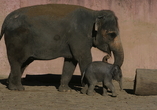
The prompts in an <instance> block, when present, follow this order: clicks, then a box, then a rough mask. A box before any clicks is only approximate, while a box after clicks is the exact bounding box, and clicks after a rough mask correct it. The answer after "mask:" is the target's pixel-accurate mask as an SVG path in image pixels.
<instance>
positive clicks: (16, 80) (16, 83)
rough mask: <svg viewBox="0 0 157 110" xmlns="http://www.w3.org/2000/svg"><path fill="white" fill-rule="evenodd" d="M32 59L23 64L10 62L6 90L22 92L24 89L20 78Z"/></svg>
mask: <svg viewBox="0 0 157 110" xmlns="http://www.w3.org/2000/svg"><path fill="white" fill-rule="evenodd" d="M33 60H34V59H32V58H28V59H27V60H26V61H25V62H24V63H19V62H17V61H11V62H10V65H11V72H10V75H9V78H8V83H9V85H8V89H10V90H19V91H22V90H24V87H23V86H22V83H21V76H22V74H23V72H24V70H25V68H26V67H27V66H28V65H29V64H30V63H31V62H33Z"/></svg>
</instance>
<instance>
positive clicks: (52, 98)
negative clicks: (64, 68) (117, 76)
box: [0, 74, 157, 110]
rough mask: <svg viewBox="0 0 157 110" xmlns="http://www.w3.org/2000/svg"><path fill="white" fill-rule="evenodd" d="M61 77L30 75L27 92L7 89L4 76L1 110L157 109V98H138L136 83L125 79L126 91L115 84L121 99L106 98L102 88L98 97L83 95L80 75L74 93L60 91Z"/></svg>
mask: <svg viewBox="0 0 157 110" xmlns="http://www.w3.org/2000/svg"><path fill="white" fill-rule="evenodd" d="M59 80H60V75H51V74H47V75H27V76H26V77H25V78H23V81H22V82H23V85H24V87H25V89H26V90H25V91H10V90H8V89H7V88H6V85H7V83H6V81H7V80H6V77H5V76H0V110H103V109H105V110H156V108H157V96H136V95H134V92H133V85H134V83H133V81H131V80H129V79H126V78H125V79H124V80H123V87H124V91H119V86H118V83H117V82H115V81H113V83H114V85H115V88H116V92H117V94H118V96H117V97H111V92H108V96H106V97H104V96H102V95H101V94H102V87H101V85H99V86H96V89H95V91H96V94H95V95H94V96H87V95H84V94H80V89H81V85H80V81H79V80H80V76H73V78H72V80H71V82H70V87H71V88H72V92H59V91H58V90H57V88H58V86H59Z"/></svg>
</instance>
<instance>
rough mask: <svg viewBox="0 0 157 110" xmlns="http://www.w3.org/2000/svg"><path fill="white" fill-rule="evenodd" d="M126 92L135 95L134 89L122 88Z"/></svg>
mask: <svg viewBox="0 0 157 110" xmlns="http://www.w3.org/2000/svg"><path fill="white" fill-rule="evenodd" d="M124 90H125V91H126V92H127V93H128V94H132V95H135V93H134V90H133V89H124Z"/></svg>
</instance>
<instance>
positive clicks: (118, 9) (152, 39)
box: [0, 0, 157, 79]
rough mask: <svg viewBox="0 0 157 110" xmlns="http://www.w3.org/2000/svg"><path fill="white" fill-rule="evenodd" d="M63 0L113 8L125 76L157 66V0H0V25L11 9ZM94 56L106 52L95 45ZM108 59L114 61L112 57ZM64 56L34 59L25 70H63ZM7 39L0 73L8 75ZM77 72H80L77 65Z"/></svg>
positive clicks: (0, 52)
mask: <svg viewBox="0 0 157 110" xmlns="http://www.w3.org/2000/svg"><path fill="white" fill-rule="evenodd" d="M47 3H59V4H60V3H63V4H75V5H81V6H85V7H87V8H91V9H94V10H101V9H110V10H113V11H114V12H115V13H116V15H117V17H118V19H119V25H120V34H121V40H122V43H123V47H124V52H125V59H124V64H123V66H122V70H123V74H124V77H128V78H132V79H133V78H134V75H135V70H136V68H146V69H157V49H156V47H157V43H156V42H157V14H156V10H157V0H0V7H1V12H0V25H1V24H2V22H3V20H4V18H5V17H6V15H7V14H8V13H10V12H11V11H13V10H15V9H18V8H20V7H25V6H31V5H38V4H47ZM92 54H93V60H101V59H102V57H103V56H104V53H102V52H100V51H99V50H97V49H95V48H93V49H92ZM109 62H111V63H112V62H113V58H111V59H110V61H109ZM62 65H63V58H59V59H55V60H52V61H35V62H33V63H32V64H30V66H29V67H28V68H27V69H26V71H25V72H24V74H46V73H52V74H61V71H62ZM9 72H10V67H9V64H8V61H7V56H6V49H5V44H4V40H3V39H2V40H1V42H0V75H8V73H9ZM75 74H80V71H79V69H78V68H77V69H76V71H75Z"/></svg>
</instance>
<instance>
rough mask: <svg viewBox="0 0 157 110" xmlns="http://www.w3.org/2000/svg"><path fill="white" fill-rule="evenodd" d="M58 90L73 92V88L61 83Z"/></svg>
mask: <svg viewBox="0 0 157 110" xmlns="http://www.w3.org/2000/svg"><path fill="white" fill-rule="evenodd" d="M58 91H59V92H71V91H72V90H71V88H70V87H69V86H67V85H60V86H59V89H58Z"/></svg>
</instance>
